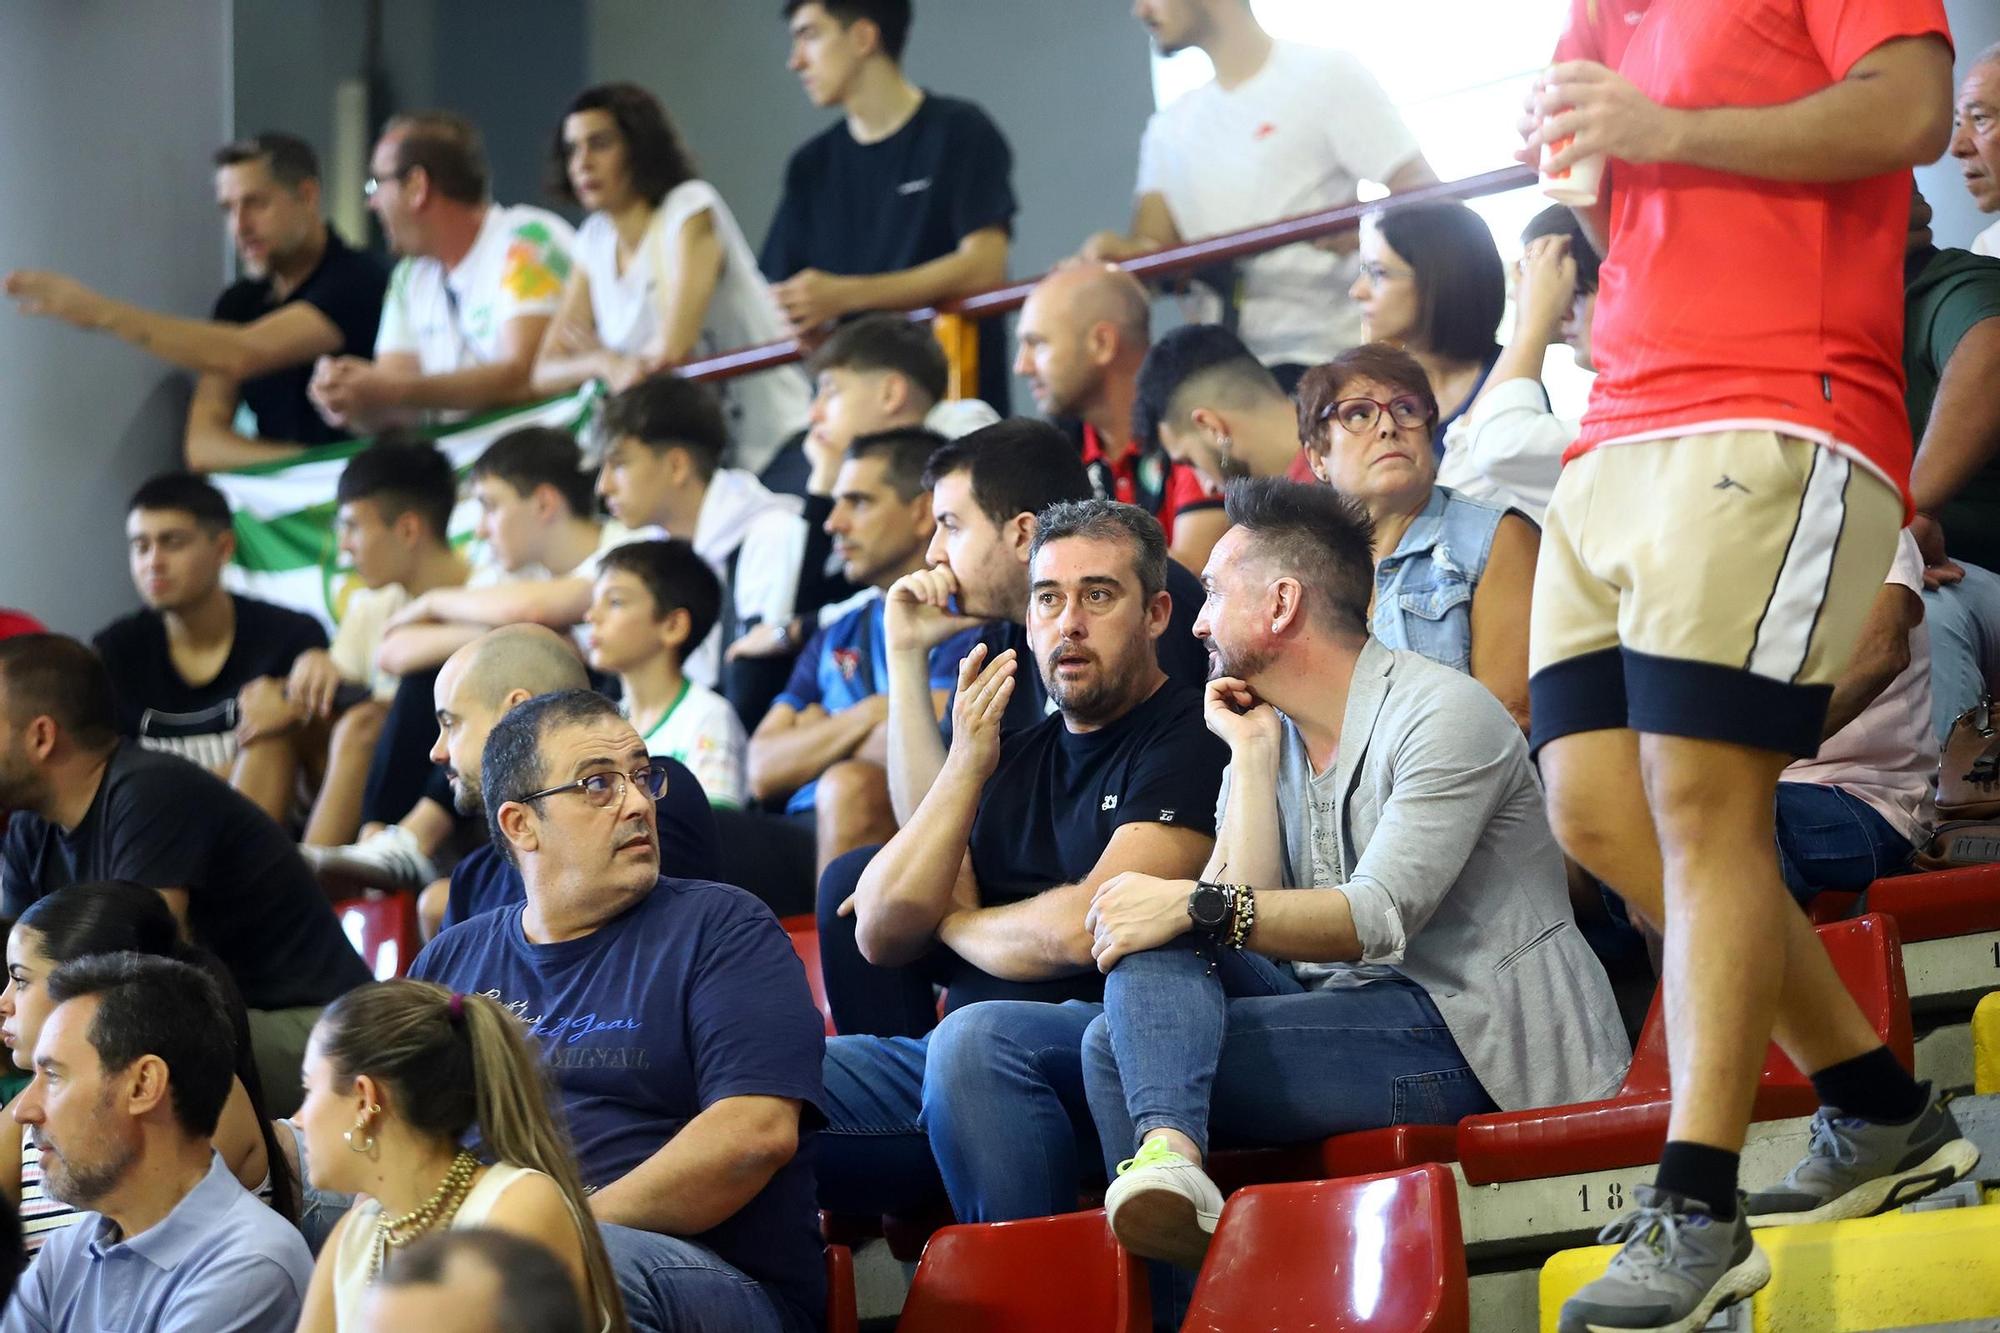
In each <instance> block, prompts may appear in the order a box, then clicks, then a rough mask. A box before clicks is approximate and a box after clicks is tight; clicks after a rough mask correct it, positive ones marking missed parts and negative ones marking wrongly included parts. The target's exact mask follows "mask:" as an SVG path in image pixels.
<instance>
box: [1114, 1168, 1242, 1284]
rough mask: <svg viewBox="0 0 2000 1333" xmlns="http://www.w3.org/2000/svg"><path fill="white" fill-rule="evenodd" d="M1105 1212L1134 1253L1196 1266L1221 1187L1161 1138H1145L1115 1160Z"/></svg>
mask: <svg viewBox="0 0 2000 1333" xmlns="http://www.w3.org/2000/svg"><path fill="white" fill-rule="evenodd" d="M1104 1213H1105V1217H1106V1219H1107V1220H1108V1221H1109V1222H1110V1224H1111V1234H1112V1235H1114V1236H1116V1237H1117V1238H1118V1243H1119V1244H1120V1245H1123V1246H1124V1247H1125V1248H1126V1249H1128V1250H1130V1251H1131V1252H1132V1253H1133V1254H1136V1255H1138V1256H1139V1257H1140V1258H1142V1259H1159V1260H1163V1261H1165V1262H1167V1263H1170V1264H1178V1265H1179V1266H1180V1267H1182V1268H1200V1267H1201V1262H1202V1260H1203V1259H1204V1258H1206V1257H1207V1256H1208V1242H1209V1240H1210V1239H1211V1238H1212V1237H1213V1236H1214V1235H1215V1224H1216V1221H1217V1219H1219V1218H1220V1217H1221V1216H1222V1191H1221V1190H1219V1189H1217V1188H1216V1187H1215V1182H1214V1181H1213V1180H1210V1179H1209V1177H1208V1172H1206V1171H1204V1170H1202V1169H1201V1168H1200V1167H1199V1166H1196V1165H1195V1164H1194V1163H1193V1162H1190V1161H1189V1160H1188V1159H1187V1158H1185V1157H1183V1156H1181V1155H1180V1154H1179V1153H1177V1152H1175V1151H1174V1150H1173V1149H1172V1148H1169V1147H1168V1146H1167V1145H1166V1143H1165V1141H1164V1140H1161V1139H1148V1140H1147V1141H1146V1142H1145V1143H1142V1144H1141V1145H1139V1153H1138V1156H1136V1157H1133V1158H1131V1159H1129V1160H1127V1161H1124V1162H1121V1163H1119V1164H1118V1179H1116V1180H1114V1181H1112V1182H1111V1188H1110V1189H1108V1190H1106V1191H1105V1192H1104Z"/></svg>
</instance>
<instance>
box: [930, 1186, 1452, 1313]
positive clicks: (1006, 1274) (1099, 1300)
mask: <svg viewBox="0 0 2000 1333" xmlns="http://www.w3.org/2000/svg"><path fill="white" fill-rule="evenodd" d="M1453 1224H1454V1225H1456V1215H1454V1218H1453ZM1151 1325H1152V1317H1151V1306H1150V1304H1149V1303H1148V1301H1147V1298H1146V1276H1145V1265H1143V1264H1141V1263H1139V1262H1138V1261H1137V1260H1135V1259H1133V1258H1132V1257H1131V1256H1130V1255H1128V1254H1126V1253H1125V1251H1124V1250H1122V1249H1120V1248H1119V1246H1118V1242H1117V1241H1115V1240H1113V1239H1112V1237H1111V1228H1110V1227H1108V1226H1106V1225H1105V1222H1104V1210H1103V1209H1101V1208H1100V1209H1097V1210H1095V1211H1093V1212H1088V1213H1065V1214H1064V1215H1062V1216H1061V1217H1038V1218H1035V1219H1033V1220H1031V1221H1027V1222H992V1223H988V1224H986V1225H984V1226H952V1227H946V1228H945V1229H944V1230H942V1231H940V1232H938V1233H937V1235H935V1236H932V1237H931V1243H930V1244H929V1245H928V1246H926V1247H925V1249H924V1259H923V1262H922V1263H920V1264H918V1265H917V1276H916V1280H915V1281H914V1282H912V1283H911V1284H910V1296H909V1299H908V1300H907V1301H906V1302H904V1305H903V1317H902V1320H901V1321H900V1322H899V1323H898V1324H897V1325H896V1328H897V1330H898V1333H1041V1330H1044V1329H1055V1328H1059V1329H1063V1330H1065V1333H1146V1330H1148V1329H1149V1328H1150V1327H1151Z"/></svg>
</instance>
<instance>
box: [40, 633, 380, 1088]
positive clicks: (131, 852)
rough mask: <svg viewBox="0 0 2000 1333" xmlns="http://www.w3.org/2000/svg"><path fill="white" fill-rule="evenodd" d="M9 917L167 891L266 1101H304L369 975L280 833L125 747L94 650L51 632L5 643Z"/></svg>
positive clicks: (164, 761)
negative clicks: (212, 964) (320, 1048)
mask: <svg viewBox="0 0 2000 1333" xmlns="http://www.w3.org/2000/svg"><path fill="white" fill-rule="evenodd" d="M0 810H4V811H8V812H11V814H12V818H11V821H10V822H9V824H8V826H7V833H6V840H5V842H4V844H0V915H4V916H6V917H7V918H9V919H10V920H11V919H12V918H14V917H17V916H19V915H20V914H21V912H22V911H23V910H24V909H25V908H26V907H27V906H28V904H29V903H32V902H35V901H36V900H38V899H40V898H43V897H45V896H47V895H48V894H51V893H53V892H55V891H56V890H57V889H62V888H67V887H69V886H70V885H72V884H87V883H91V882H94V881H97V880H106V879H122V880H130V881H133V882H134V883H138V884H145V885H148V886H150V887H152V888H155V889H158V890H159V892H160V896H161V897H163V898H165V899H166V900H167V904H168V906H170V907H172V908H173V909H174V913H175V915H177V916H179V917H180V918H181V919H182V920H183V921H185V922H186V923H187V925H188V929H189V932H190V933H191V934H192V936H193V937H194V940H195V942H196V943H197V944H200V945H202V946H203V947H204V948H207V949H209V950H210V951H212V952H213V953H214V954H215V955H216V957H218V958H220V959H221V960H222V962H223V964H224V965H225V966H226V967H228V968H229V971H230V973H231V975H232V976H234V977H235V979H236V985H237V987H238V989H240V990H241V991H242V992H243V1002H244V1003H245V1004H246V1005H248V1006H249V1009H250V1039H251V1042H252V1044H253V1046H254V1047H255V1052H256V1058H257V1070H258V1073H259V1074H260V1075H262V1077H263V1082H264V1088H265V1092H266V1094H267V1095H266V1105H267V1106H268V1107H269V1109H270V1110H271V1112H272V1113H273V1114H276V1115H286V1114H289V1113H290V1112H291V1110H292V1109H294V1108H295V1107H297V1105H298V1101H299V1066H300V1062H301V1060H302V1058H303V1057H304V1053H305V1045H306V1037H307V1035H308V1034H309V1033H310V1032H311V1031H312V1024H313V1019H314V1018H315V1017H317V1016H318V1013H319V1011H320V1009H321V1008H323V1007H324V1006H325V1005H326V1004H327V1003H328V1002H329V1001H331V1000H333V999H334V998H336V997H337V996H339V995H341V994H343V993H344V992H346V991H348V990H351V989H353V988H354V987H355V986H358V985H360V984H362V983H363V982H365V981H367V980H368V979H369V978H368V969H367V967H366V966H365V965H364V964H363V963H362V961H361V959H360V957H359V956H358V955H357V954H356V953H355V952H354V949H353V948H352V946H350V945H349V944H348V942H347V937H346V936H345V935H343V934H342V933H341V930H340V923H339V922H338V921H336V920H335V919H334V915H333V911H332V909H331V908H330V907H329V906H328V905H327V901H326V899H325V897H324V896H322V895H321V893H320V891H319V886H318V884H317V883H315V882H314V880H313V876H312V872H311V871H310V870H308V869H307V868H306V863H305V862H304V861H303V860H301V859H300V858H299V854H298V849H297V848H296V847H294V846H293V845H292V842H291V840H290V839H289V838H287V837H286V836H285V832H284V830H283V829H281V828H279V827H278V825H276V824H275V823H273V822H272V821H271V820H270V819H269V818H268V817H266V816H265V815H264V813H263V812H262V811H260V810H258V809H257V807H256V806H254V805H252V804H251V803H250V802H249V801H248V800H246V799H245V798H244V797H242V796H241V795H239V794H237V793H236V792H235V791H234V790H232V789H231V788H230V787H229V785H228V784H227V783H225V782H223V781H222V780H221V779H220V778H217V777H214V776H213V775H211V774H209V773H207V772H205V771H204V770H202V769H200V768H197V767H196V766H195V765H193V764H190V763H188V762H187V761H186V760H185V759H182V758H179V757H178V756H176V755H169V754H159V753H155V752H153V751H149V750H143V749H141V748H139V747H138V746H137V745H135V744H133V743H132V742H130V741H122V740H120V739H119V738H118V731H117V725H116V721H115V710H114V705H113V703H112V698H111V682H110V678H109V677H108V676H107V675H106V673H105V670H104V664H103V663H102V662H100V661H99V660H98V658H97V655H96V654H95V653H93V652H91V651H90V649H88V648H86V647H84V646H83V645H82V644H80V643H78V642H77V641H76V640H74V639H68V638H64V637H63V636H61V635H57V634H24V635H20V636H18V637H16V638H12V639H8V640H6V641H5V642H4V643H0Z"/></svg>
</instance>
